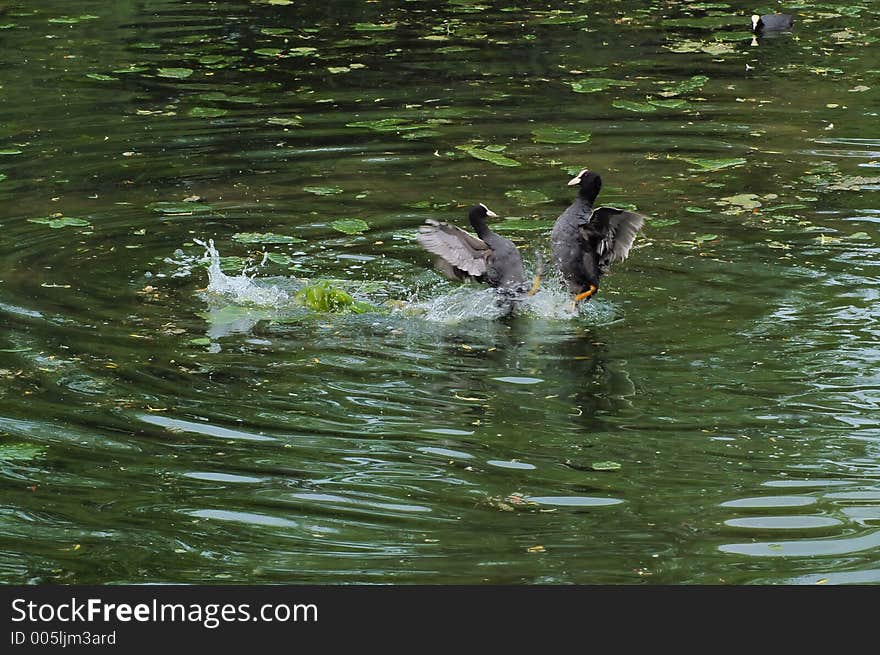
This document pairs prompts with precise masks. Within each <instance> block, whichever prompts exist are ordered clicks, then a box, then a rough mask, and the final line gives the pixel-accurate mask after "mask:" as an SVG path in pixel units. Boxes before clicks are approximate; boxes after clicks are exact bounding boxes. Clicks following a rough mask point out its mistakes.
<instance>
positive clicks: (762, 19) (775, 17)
mask: <svg viewBox="0 0 880 655" xmlns="http://www.w3.org/2000/svg"><path fill="white" fill-rule="evenodd" d="M792 25H794V16H792V15H790V14H764V15H763V16H759V15H758V14H754V15H752V32H754V33H755V34H757V35H759V36H760V35H762V34H766V33H768V32H787V31H788V30H790V29H791V27H792Z"/></svg>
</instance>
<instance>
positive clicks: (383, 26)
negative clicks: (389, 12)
mask: <svg viewBox="0 0 880 655" xmlns="http://www.w3.org/2000/svg"><path fill="white" fill-rule="evenodd" d="M396 27H397V23H355V24H354V29H356V30H357V31H358V32H383V31H385V30H393V29H395V28H396Z"/></svg>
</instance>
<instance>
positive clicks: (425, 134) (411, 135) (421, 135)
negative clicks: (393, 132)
mask: <svg viewBox="0 0 880 655" xmlns="http://www.w3.org/2000/svg"><path fill="white" fill-rule="evenodd" d="M432 136H440V132H438V131H437V130H416V131H414V132H404V133H403V134H401V135H400V138H401V139H407V140H409V141H412V140H413V139H427V138H429V137H432Z"/></svg>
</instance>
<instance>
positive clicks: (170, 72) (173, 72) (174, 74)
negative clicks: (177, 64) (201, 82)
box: [156, 68, 193, 80]
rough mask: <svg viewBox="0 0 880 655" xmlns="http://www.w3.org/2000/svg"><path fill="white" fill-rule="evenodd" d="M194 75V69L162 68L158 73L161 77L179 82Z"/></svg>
mask: <svg viewBox="0 0 880 655" xmlns="http://www.w3.org/2000/svg"><path fill="white" fill-rule="evenodd" d="M192 74H193V70H192V68H160V69H159V70H157V71H156V75H158V76H159V77H171V78H174V79H177V80H183V79H186V78H187V77H189V76H190V75H192Z"/></svg>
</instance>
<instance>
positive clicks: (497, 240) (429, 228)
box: [416, 203, 539, 293]
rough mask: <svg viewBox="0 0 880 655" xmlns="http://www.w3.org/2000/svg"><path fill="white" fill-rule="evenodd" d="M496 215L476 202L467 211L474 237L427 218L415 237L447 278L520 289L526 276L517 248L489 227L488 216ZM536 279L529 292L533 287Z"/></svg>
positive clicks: (508, 289)
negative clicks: (475, 233) (434, 258)
mask: <svg viewBox="0 0 880 655" xmlns="http://www.w3.org/2000/svg"><path fill="white" fill-rule="evenodd" d="M497 216H498V215H497V214H496V213H495V212H493V211H492V210H491V209H489V208H488V207H486V205H484V204H482V203H480V204H478V205H474V206H473V207H471V209H470V211H469V212H468V219H469V220H470V222H471V225H472V226H473V228H474V230H476V232H477V236H476V237H475V236H473V235H472V234H470V233H469V232H466V231H464V230H462V229H461V228H459V227H456V226H455V225H450V224H448V223H441V222H439V221H435V220H432V219H428V221H427V224H426V225H422V226H421V227H420V228H419V234H418V236H417V237H416V238H417V239H418V242H419V243H420V244H421V245H422V247H423V248H424V249H425V250H427V251H428V252H430V253H433V254H435V255H437V260H436V262H435V266H436V268H437V270H438V271H440V273H442V274H443V275H445V276H446V277H448V278H449V279H450V280H458V281H465V280H469V279H470V280H475V281H477V282H485V283H486V284H488V285H489V286H491V287H497V288H499V289H502V290H506V291H511V292H524V291H526V289H527V285H526V275H525V271H524V270H523V262H522V256H521V255H520V253H519V250H517V248H516V246H515V245H513V243H512V242H511V241H510V240H509V239H505V238H504V237H502V236H500V235H498V234H495V232H493V231H492V230H490V229H489V222H488V218H489V217H491V218H497ZM538 281H539V280H536V281H535V284H534V286H533V287H532V290H531V291H530V293H534V292H535V291H536V290H537V285H538Z"/></svg>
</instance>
